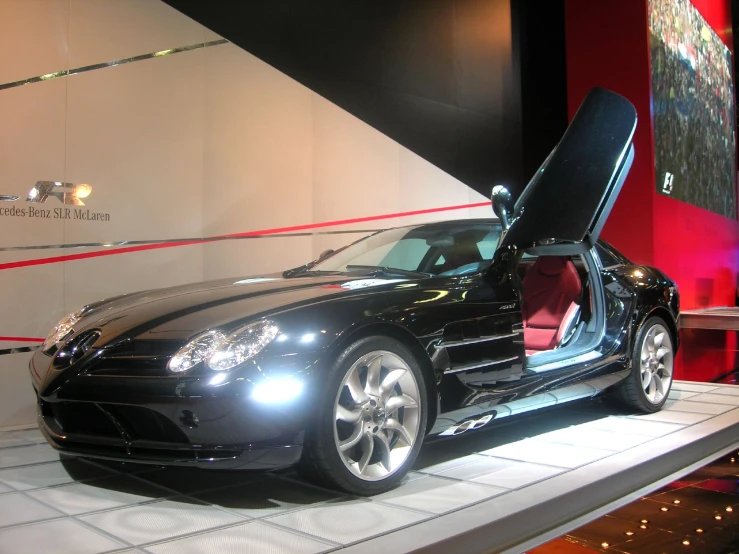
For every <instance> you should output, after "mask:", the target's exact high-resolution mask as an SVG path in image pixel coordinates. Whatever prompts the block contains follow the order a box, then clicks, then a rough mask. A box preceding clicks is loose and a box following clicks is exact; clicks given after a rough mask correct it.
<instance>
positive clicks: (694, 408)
mask: <svg viewBox="0 0 739 554" xmlns="http://www.w3.org/2000/svg"><path fill="white" fill-rule="evenodd" d="M733 409H734V406H729V405H727V404H711V403H708V402H691V401H690V399H688V400H679V401H678V402H675V403H674V404H671V405H670V407H669V411H670V412H692V413H696V414H711V415H718V414H723V413H726V412H728V411H731V410H733Z"/></svg>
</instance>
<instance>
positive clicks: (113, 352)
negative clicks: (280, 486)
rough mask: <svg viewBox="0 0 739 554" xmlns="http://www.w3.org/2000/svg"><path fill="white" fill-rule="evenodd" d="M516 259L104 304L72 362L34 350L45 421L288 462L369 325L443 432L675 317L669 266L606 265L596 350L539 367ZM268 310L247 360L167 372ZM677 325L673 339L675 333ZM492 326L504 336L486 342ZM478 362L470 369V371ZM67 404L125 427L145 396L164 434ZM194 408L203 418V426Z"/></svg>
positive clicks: (117, 448) (135, 442)
mask: <svg viewBox="0 0 739 554" xmlns="http://www.w3.org/2000/svg"><path fill="white" fill-rule="evenodd" d="M516 260H517V258H516V256H515V253H514V252H510V251H507V250H505V249H503V250H499V251H498V253H497V254H496V259H495V260H494V262H493V263H492V265H491V267H490V268H489V269H488V270H487V271H485V272H482V273H478V274H472V275H463V276H452V277H443V278H438V277H437V278H424V279H405V280H401V281H393V280H387V282H386V283H383V284H379V285H377V286H372V287H367V288H359V289H354V290H351V289H348V288H347V287H352V286H355V285H356V283H357V281H359V280H362V279H366V278H367V275H366V274H361V273H353V274H338V275H318V276H311V277H294V278H290V279H280V278H278V277H277V276H267V277H265V278H264V279H273V280H261V281H260V280H256V281H252V282H239V281H234V280H221V281H217V282H211V283H200V284H195V285H189V286H183V287H176V288H172V289H164V290H159V291H147V292H143V293H139V294H134V295H128V296H125V297H121V298H119V299H116V300H113V301H112V302H109V303H102V304H100V305H99V306H97V307H96V308H95V309H94V310H93V311H92V312H91V313H90V314H89V316H88V317H87V318H86V319H84V320H83V321H82V322H81V324H80V325H78V327H79V328H77V329H76V330H75V331H76V333H82V332H85V331H86V330H92V329H96V330H99V331H100V337H99V338H98V340H97V341H96V342H95V343H94V345H93V347H92V348H91V350H90V351H89V352H88V353H87V354H86V355H85V356H84V357H83V358H82V359H81V360H79V361H77V362H76V363H75V364H73V365H72V366H70V367H67V368H63V369H61V370H58V369H54V368H53V367H52V357H51V356H50V355H49V354H47V353H42V352H37V353H36V354H35V355H34V356H33V358H32V359H31V375H32V379H33V384H34V388H35V389H36V390H37V392H38V394H39V398H40V404H39V410H40V414H41V423H42V428H43V429H44V431H45V433H46V434H47V437H49V439H50V442H51V443H52V445H53V446H55V447H56V448H59V449H62V450H65V451H67V452H70V453H78V454H82V455H88V456H102V457H106V458H114V459H124V460H126V459H128V460H135V461H143V462H149V463H176V464H194V465H201V466H212V465H215V466H217V467H249V468H254V467H260V468H267V467H282V466H287V465H290V464H292V463H294V462H295V461H297V459H299V457H300V452H301V445H302V440H303V432H304V429H305V428H306V426H307V425H309V424H310V420H311V416H312V411H313V406H312V404H311V399H312V398H315V397H316V396H317V395H316V394H315V392H316V390H317V389H318V388H320V387H321V386H322V383H323V379H324V376H325V374H326V371H327V369H328V368H329V367H330V365H331V363H332V360H333V359H334V358H335V357H336V356H338V354H339V353H340V352H341V351H342V350H343V349H344V348H345V347H346V346H347V345H348V344H350V343H351V342H353V341H354V340H357V339H358V338H361V337H363V336H367V335H373V334H386V335H390V336H392V337H394V338H396V339H398V340H401V341H403V342H404V343H405V344H407V345H408V346H409V348H410V349H411V351H412V352H413V353H414V355H416V356H417V357H418V358H419V362H420V363H421V365H422V367H423V368H424V371H425V372H426V374H427V375H426V376H427V379H426V382H427V384H428V385H429V387H430V390H429V398H430V399H431V400H432V402H431V403H430V408H431V414H430V415H431V416H432V417H431V418H430V420H431V421H430V422H429V430H430V431H431V432H432V433H437V432H441V431H443V430H445V429H446V428H448V427H449V426H450V425H454V424H458V423H459V422H461V421H463V420H465V419H468V418H470V417H473V416H476V415H480V414H485V413H495V411H496V407H497V406H500V405H501V404H503V403H508V402H511V401H515V400H520V399H523V398H530V397H533V396H534V395H537V394H541V393H544V392H547V391H554V390H559V389H562V388H564V387H568V386H571V385H575V384H578V383H587V384H589V386H592V387H593V390H594V391H595V392H596V393H597V392H600V391H603V390H605V389H607V388H608V387H609V386H610V385H612V384H614V383H616V382H617V381H618V380H620V379H621V378H623V377H625V376H626V375H627V374H628V369H629V368H630V363H631V362H630V358H631V346H632V343H633V338H634V336H635V334H636V332H637V331H638V328H639V325H641V323H642V322H643V321H645V319H646V318H647V317H648V316H649V315H651V314H659V315H661V316H662V317H663V318H664V319H665V320H666V321H667V324H668V325H669V326H670V327H671V329H673V331H674V330H675V320H676V317H677V313H678V310H679V304H678V295H677V292H676V289H675V288H674V284H673V283H672V282H671V281H670V280H669V279H668V278H666V277H665V276H664V275H663V274H662V273H661V272H659V271H658V270H656V269H653V268H647V267H641V266H634V265H630V264H627V265H618V266H615V267H611V268H608V269H605V270H602V271H601V276H600V280H601V281H602V286H603V293H604V298H605V304H606V320H607V324H606V328H605V334H604V336H603V339H602V341H601V345H600V348H601V353H602V356H601V357H600V358H598V359H597V360H595V361H589V362H582V363H579V364H570V365H567V366H565V367H562V368H560V369H553V370H550V371H547V372H544V373H542V372H539V373H537V372H536V371H532V370H531V369H529V368H527V367H526V362H525V352H524V347H523V335H522V333H520V332H517V331H520V330H521V327H522V321H521V304H520V298H519V293H518V287H519V283H518V280H517V277H516V271H515V269H516V267H515V265H516ZM372 279H373V280H374V281H376V282H382V281H381V280H379V279H377V278H376V277H374V276H373V277H372ZM246 281H249V280H246ZM597 286H601V284H600V282H598V283H597ZM670 291H673V292H672V293H670ZM263 317H268V318H269V319H271V320H273V321H275V322H276V323H277V324H278V325H279V327H280V329H281V337H280V339H279V340H276V341H274V342H272V343H271V344H269V345H268V346H267V347H266V348H265V349H264V350H263V351H262V352H260V353H259V355H257V356H256V357H255V358H253V359H252V360H249V361H248V362H247V363H246V364H244V365H243V366H242V367H239V368H237V369H235V370H233V371H230V372H227V373H224V374H220V373H217V372H213V371H211V370H209V369H207V368H204V367H196V368H193V369H192V370H191V371H190V372H187V373H185V374H181V375H176V374H171V373H169V372H168V371H167V369H166V363H167V361H168V360H169V357H170V356H171V355H172V354H173V353H174V352H175V351H176V350H177V349H178V348H179V347H180V346H181V345H183V344H184V343H185V342H187V341H188V340H189V339H190V338H192V337H193V336H195V335H197V334H198V333H200V332H202V331H204V330H207V329H212V328H214V327H220V328H223V329H225V330H229V329H233V328H235V327H236V326H238V325H241V324H243V323H246V322H249V321H253V320H256V319H259V318H263ZM673 336H674V339H675V341H677V334H676V332H675V333H674V335H673ZM485 337H502V338H499V339H497V340H492V341H482V342H481V340H480V339H481V338H485ZM500 360H508V361H504V362H500ZM475 365H476V366H479V367H475V368H474V369H471V370H469V371H465V370H464V368H465V367H470V366H475ZM460 368H461V369H462V371H460V372H458V373H452V371H455V370H459V369H460ZM281 376H295V377H297V378H299V379H301V380H302V381H303V382H304V383H305V389H304V391H303V394H302V395H301V396H300V397H299V398H298V399H296V400H294V401H291V402H286V403H282V404H277V405H265V404H260V403H259V402H257V401H256V400H254V399H253V398H252V397H251V393H252V391H253V389H254V386H255V385H256V384H257V383H258V382H260V381H261V380H263V379H265V378H266V377H271V378H276V377H281ZM511 378H513V379H514V380H507V381H502V379H511ZM64 402H83V403H86V404H88V405H89V406H92V407H94V409H99V410H101V411H100V417H108V416H109V415H111V414H112V415H113V416H115V414H120V415H119V416H116V417H120V423H121V424H122V426H123V427H125V428H134V429H135V428H136V422H135V421H133V420H132V422H128V423H127V421H126V420H125V418H126V417H129V416H128V415H126V414H128V413H129V412H130V413H134V414H135V413H138V412H137V411H136V410H139V409H140V408H143V409H145V410H149V411H150V412H146V413H147V414H149V415H150V416H151V417H150V418H149V419H147V420H146V421H152V422H156V421H160V423H161V424H162V425H163V427H162V430H161V435H162V436H164V437H165V438H166V437H169V438H168V439H167V440H152V437H151V436H150V435H149V431H148V430H147V428H146V427H145V426H141V425H139V431H140V432H138V433H136V432H134V433H132V435H131V436H127V437H126V440H122V439H118V440H114V439H111V438H110V437H104V438H103V437H99V436H72V434H65V433H63V432H61V430H60V428H59V427H58V425H55V420H54V415H53V408H54V406H56V407H60V406H61V407H63V406H64V405H65V404H59V403H64ZM131 410H133V412H131ZM95 413H97V412H95ZM188 413H190V414H195V415H196V416H197V421H198V423H197V425H193V424H192V421H190V420H188V416H187V414H188ZM105 414H108V415H105ZM434 416H436V417H434ZM116 417H114V421H118V420H117V419H116ZM161 418H164V420H166V422H168V423H166V424H165V423H164V422H163V421H161ZM129 423H130V425H129ZM67 435H68V436H67ZM157 437H159V435H157ZM219 452H222V453H223V455H222V456H219V455H218V453H219ZM193 453H194V454H193ZM198 453H202V455H200V454H198Z"/></svg>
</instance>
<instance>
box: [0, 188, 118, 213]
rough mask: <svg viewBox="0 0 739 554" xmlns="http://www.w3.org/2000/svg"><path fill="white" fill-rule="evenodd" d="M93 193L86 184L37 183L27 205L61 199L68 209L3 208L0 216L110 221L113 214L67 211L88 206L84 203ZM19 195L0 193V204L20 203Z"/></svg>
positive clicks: (53, 202)
mask: <svg viewBox="0 0 739 554" xmlns="http://www.w3.org/2000/svg"><path fill="white" fill-rule="evenodd" d="M90 194H92V187H91V186H90V185H87V184H75V183H62V182H60V181H36V184H35V185H34V186H33V188H32V189H31V190H30V191H29V192H28V196H27V197H26V200H25V201H26V202H30V203H32V204H47V202H48V203H51V204H55V203H56V202H55V201H54V199H56V200H58V201H59V202H61V203H62V204H64V205H65V207H49V208H46V207H40V206H39V207H36V206H25V207H22V208H19V207H17V206H11V207H5V206H1V205H0V217H2V216H5V217H27V218H33V219H73V220H81V221H110V214H109V213H105V212H92V211H90V210H89V209H82V208H79V207H77V208H68V207H66V206H85V203H84V202H83V200H84V199H85V198H87V197H88V196H90ZM20 199H21V198H20V196H13V195H9V194H0V202H18V201H19V200H20Z"/></svg>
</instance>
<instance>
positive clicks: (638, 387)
mask: <svg viewBox="0 0 739 554" xmlns="http://www.w3.org/2000/svg"><path fill="white" fill-rule="evenodd" d="M674 357H675V351H674V347H673V339H672V335H670V331H669V329H668V328H667V324H666V323H665V322H664V320H663V319H662V318H660V317H656V316H655V317H650V318H649V319H647V321H646V322H645V323H644V325H643V326H642V328H641V329H640V330H639V333H638V335H637V337H636V341H635V342H634V349H633V351H632V370H631V374H630V375H629V376H628V377H627V378H626V379H625V380H624V381H623V382H622V383H621V384H620V386H619V388H618V389H617V390H616V397H617V398H618V399H619V400H620V401H621V402H622V403H623V404H626V405H627V406H629V407H630V408H634V409H636V410H639V411H641V412H656V411H658V410H660V409H661V408H662V406H664V404H665V402H666V401H667V395H668V394H669V393H670V388H671V386H672V372H673V364H674Z"/></svg>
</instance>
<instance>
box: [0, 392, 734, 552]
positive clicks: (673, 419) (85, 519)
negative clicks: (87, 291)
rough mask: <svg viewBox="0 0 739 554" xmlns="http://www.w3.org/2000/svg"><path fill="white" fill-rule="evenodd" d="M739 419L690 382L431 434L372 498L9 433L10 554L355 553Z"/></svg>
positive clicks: (2, 541) (1, 495)
mask: <svg viewBox="0 0 739 554" xmlns="http://www.w3.org/2000/svg"><path fill="white" fill-rule="evenodd" d="M734 411H736V413H737V420H738V421H739V387H736V388H735V387H731V386H717V385H710V384H699V383H681V382H678V383H675V386H674V390H673V392H672V394H671V395H670V401H669V402H668V405H667V406H666V408H665V409H664V410H663V411H662V412H660V413H658V414H653V415H648V416H636V415H633V414H632V415H622V414H619V413H618V412H617V411H615V410H613V409H610V408H607V407H605V406H604V405H603V404H602V403H601V402H578V403H576V404H572V405H569V406H562V407H559V408H555V409H553V410H549V411H547V412H539V413H538V414H537V413H532V414H529V415H526V416H523V417H512V418H509V419H507V420H503V421H501V422H500V423H496V424H493V425H490V426H488V427H486V428H485V429H483V430H481V431H475V432H470V433H467V434H465V435H463V436H461V437H449V438H444V439H438V438H437V439H434V440H430V441H429V442H428V443H427V444H426V445H425V446H424V448H423V449H422V451H421V455H420V456H419V459H418V461H417V463H416V466H415V468H414V472H412V473H411V474H409V476H408V478H407V479H406V480H405V481H404V483H403V484H402V485H401V486H400V487H398V488H397V489H395V490H393V491H390V492H388V493H385V494H382V495H378V496H376V497H374V498H371V499H365V498H353V497H349V496H347V495H343V494H340V493H337V492H334V491H329V490H326V489H322V488H318V487H315V486H313V485H311V484H309V483H306V482H305V481H303V480H302V479H301V478H300V477H299V476H298V475H297V473H296V472H295V471H293V470H288V471H285V472H281V473H277V474H254V473H243V472H221V471H198V470H190V469H177V468H156V467H152V466H137V465H130V464H115V463H105V462H99V461H91V460H90V461H84V460H80V459H72V458H66V457H65V458H62V459H60V457H59V455H58V454H57V453H56V452H55V451H54V450H52V449H51V448H50V447H49V446H48V445H46V443H45V442H44V441H43V438H42V437H41V435H40V433H39V432H38V431H37V430H28V431H7V432H0V554H4V553H16V552H18V553H25V552H34V553H46V552H49V553H58V552H60V553H66V552H70V553H75V554H77V553H79V554H87V553H89V554H95V553H102V552H121V553H123V552H126V553H127V552H132V553H134V552H136V553H147V552H148V553H153V554H167V553H170V552H177V553H178V554H181V553H184V554H187V553H189V552H193V553H195V552H230V551H243V552H250V553H252V552H305V553H316V552H326V551H331V550H336V549H340V548H342V547H344V546H351V545H353V546H354V548H355V549H356V548H357V547H358V546H360V545H361V543H362V541H365V540H367V539H373V540H379V539H380V538H382V537H383V535H385V534H387V533H390V532H393V531H397V530H400V529H404V530H405V531H403V532H406V531H407V532H412V531H413V530H414V529H415V526H416V525H417V524H425V523H424V522H433V521H435V520H436V519H437V518H445V517H447V516H450V515H452V514H456V513H458V512H459V513H460V514H462V513H466V512H465V511H468V510H470V509H473V508H474V507H475V506H477V505H481V506H485V505H487V504H489V503H490V502H500V503H501V504H500V505H501V506H508V505H510V504H511V503H516V502H517V503H519V504H520V503H521V502H522V501H521V499H522V498H526V496H527V495H529V491H531V490H534V489H536V487H537V486H538V485H541V484H542V483H543V482H545V483H546V484H547V486H548V484H549V483H552V484H555V483H556V482H557V480H561V479H562V478H563V477H564V478H566V477H567V476H572V478H575V476H576V475H577V472H578V471H582V470H583V468H589V467H591V466H592V467H596V466H597V465H598V464H599V463H601V462H607V460H610V459H615V458H614V456H618V455H623V454H624V453H629V452H632V451H636V450H632V449H637V450H638V448H640V447H644V446H645V445H647V444H648V443H650V441H654V440H656V439H660V438H664V437H668V436H670V435H671V434H673V433H675V432H677V431H681V430H684V429H688V428H690V427H691V426H693V425H698V424H704V423H705V422H707V421H710V420H712V419H713V418H720V417H724V415H727V413H728V412H734ZM550 480H551V481H550ZM560 482H561V481H560ZM552 489H553V490H554V489H556V486H553V487H552ZM535 501H536V499H533V500H532V502H535ZM481 503H484V504H481ZM460 510H461V512H460ZM493 511H494V512H497V511H500V512H501V513H504V512H505V510H503V509H502V508H501V509H500V510H497V509H496V510H493ZM440 521H441V520H440ZM420 527H422V525H421V526H420ZM420 527H419V528H420Z"/></svg>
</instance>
